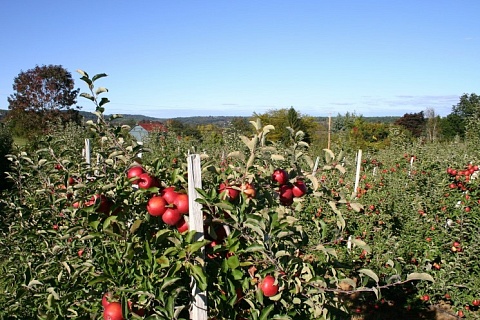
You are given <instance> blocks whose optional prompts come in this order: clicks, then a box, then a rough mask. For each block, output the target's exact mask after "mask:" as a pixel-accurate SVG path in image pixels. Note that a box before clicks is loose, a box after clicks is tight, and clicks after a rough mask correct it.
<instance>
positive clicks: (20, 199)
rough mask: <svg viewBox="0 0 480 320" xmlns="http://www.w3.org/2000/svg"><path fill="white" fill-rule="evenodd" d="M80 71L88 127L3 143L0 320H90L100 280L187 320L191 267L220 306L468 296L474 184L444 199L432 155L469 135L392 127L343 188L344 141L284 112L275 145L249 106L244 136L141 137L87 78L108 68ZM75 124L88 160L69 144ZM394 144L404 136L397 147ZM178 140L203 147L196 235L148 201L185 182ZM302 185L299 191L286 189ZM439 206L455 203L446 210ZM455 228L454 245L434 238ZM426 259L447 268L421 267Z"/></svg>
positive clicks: (231, 312)
mask: <svg viewBox="0 0 480 320" xmlns="http://www.w3.org/2000/svg"><path fill="white" fill-rule="evenodd" d="M79 73H80V74H81V76H82V78H81V79H82V80H83V81H84V82H85V83H86V85H87V87H88V89H89V93H82V96H83V97H84V98H87V99H89V100H91V101H92V102H93V103H94V105H95V107H96V112H95V115H96V117H97V118H96V119H95V120H90V121H87V123H86V124H85V125H86V129H87V131H88V134H86V133H83V134H82V128H81V127H76V126H68V127H66V131H65V132H63V133H57V132H55V133H53V132H52V133H50V134H49V135H46V136H44V137H42V138H40V139H38V141H37V142H36V145H35V146H34V147H33V146H32V147H31V148H30V149H24V150H13V151H11V154H10V155H9V156H8V157H9V159H10V160H11V163H12V167H11V170H10V172H9V177H10V179H11V181H12V183H13V186H14V187H13V188H12V189H11V190H8V191H7V192H5V193H4V195H3V197H2V199H1V203H2V205H3V210H2V211H3V214H2V215H1V216H0V219H1V220H0V224H1V225H2V226H5V227H3V228H2V229H1V230H0V232H1V234H0V246H1V247H2V248H4V250H2V251H0V291H1V292H2V293H3V295H0V305H2V310H0V317H1V318H4V317H5V318H6V317H9V318H19V319H33V318H39V319H65V318H78V319H98V318H101V313H102V302H101V300H102V297H103V295H104V294H105V293H108V294H110V295H111V296H112V300H115V301H119V302H120V303H121V304H122V308H123V313H124V316H125V317H126V318H148V319H187V318H189V310H190V308H191V307H192V298H193V297H192V293H191V292H192V290H191V287H190V286H191V280H192V278H193V279H194V280H195V282H196V283H197V285H198V286H199V289H200V290H207V295H208V313H209V314H208V316H209V317H210V318H216V319H242V318H244V319H322V318H326V319H345V318H348V317H349V314H350V313H351V311H352V304H353V303H355V301H352V300H351V299H353V298H349V297H350V294H352V293H355V294H357V293H358V294H360V293H364V294H363V295H360V297H359V298H357V300H358V301H359V302H360V303H363V302H364V300H363V299H365V303H363V305H365V306H366V307H371V306H372V305H371V304H370V302H375V301H377V299H378V300H380V299H382V297H383V298H387V299H391V300H392V301H393V296H392V295H393V294H400V293H404V292H405V290H407V289H408V290H411V291H409V293H408V299H411V300H412V301H413V299H415V301H417V302H418V301H419V300H418V295H419V294H427V293H428V294H431V296H432V301H439V300H440V298H439V297H440V296H439V294H440V292H441V291H442V290H445V289H448V290H449V292H451V294H452V297H455V300H454V301H453V300H452V303H453V306H454V307H455V308H457V307H458V306H460V305H461V304H465V303H468V299H471V298H472V297H473V294H475V295H476V294H477V291H476V290H478V288H480V285H479V283H477V282H478V280H476V279H475V277H474V275H476V274H477V267H476V265H477V264H476V260H474V259H475V258H476V256H477V255H478V250H477V249H475V248H474V241H475V239H476V238H474V237H472V236H471V235H472V234H477V233H478V230H476V229H475V228H477V227H476V226H477V225H478V221H477V218H475V217H476V215H472V216H470V215H467V214H466V213H465V211H464V210H461V209H463V208H464V206H466V205H470V204H471V207H472V210H480V209H479V208H480V207H478V206H477V205H476V204H475V202H474V201H475V200H476V199H477V196H478V195H477V192H478V191H477V187H476V184H475V182H470V184H471V187H472V188H471V193H472V198H473V196H475V197H474V198H473V199H472V200H471V201H472V202H471V203H470V202H469V203H468V204H467V203H466V202H465V204H462V205H461V207H459V208H456V207H455V204H456V203H457V201H458V200H459V199H462V198H461V197H462V196H464V194H463V193H462V192H461V190H455V193H454V192H453V191H450V193H451V195H452V197H450V198H448V197H447V198H446V199H447V200H445V197H444V194H445V192H446V186H447V181H448V180H449V179H450V178H448V177H445V176H444V175H445V170H444V166H447V164H448V165H449V166H456V167H460V166H461V165H462V163H463V164H464V163H466V162H468V161H473V162H476V160H477V159H478V157H477V156H475V155H470V154H469V153H468V152H467V150H468V149H467V148H465V149H461V148H459V147H458V146H456V147H455V148H451V149H453V151H451V154H447V155H444V157H443V158H441V153H440V152H438V150H434V149H427V147H426V146H423V145H414V144H412V143H411V142H410V143H406V142H407V139H404V138H403V136H400V135H399V136H398V137H397V138H396V139H392V140H393V142H392V145H394V146H393V147H392V148H390V149H387V150H385V151H379V152H378V153H377V154H375V153H374V152H373V151H369V152H366V153H365V154H366V158H365V159H364V162H362V168H361V169H362V170H361V179H360V182H359V187H358V188H357V189H356V190H355V186H354V181H355V180H354V178H355V170H354V168H355V164H356V161H355V153H352V152H343V151H338V152H336V151H335V152H334V151H333V150H327V149H324V150H322V153H321V155H320V156H321V157H319V158H318V161H316V162H314V161H313V158H312V154H311V152H310V150H309V147H310V145H309V144H308V143H307V142H306V141H305V137H306V134H305V132H304V131H303V130H296V129H295V128H294V127H293V126H294V122H291V123H290V124H291V125H292V126H290V127H289V128H285V132H286V136H285V139H286V140H285V141H286V142H287V143H286V144H282V143H278V142H276V141H272V140H271V139H270V137H271V135H272V134H273V133H275V131H277V130H280V131H282V134H283V128H282V129H280V128H277V127H275V126H273V125H272V124H269V123H263V122H262V121H261V119H256V120H255V121H251V122H250V125H251V126H252V128H253V129H252V131H251V132H252V133H251V134H245V135H242V134H239V133H238V132H236V131H235V130H232V131H226V133H225V132H223V141H224V145H223V146H221V147H219V146H218V145H217V143H216V140H215V139H217V138H218V137H213V138H212V139H213V141H214V142H212V141H209V142H208V143H201V141H199V140H195V139H187V138H186V137H185V136H180V137H179V136H178V135H177V134H176V133H175V132H174V131H169V132H168V133H166V134H164V133H162V134H159V135H152V136H150V137H149V139H148V140H147V141H145V144H144V145H139V144H137V143H136V142H135V141H133V140H132V139H131V138H129V136H128V132H129V130H128V129H129V128H128V126H124V125H123V126H122V125H117V124H116V123H115V121H113V120H114V118H115V117H114V116H113V117H111V118H107V117H106V116H105V115H104V112H105V109H106V107H107V105H108V99H107V98H105V97H103V94H104V93H105V92H107V89H106V88H104V87H97V83H98V81H99V80H100V79H103V78H104V77H105V76H106V75H105V74H99V75H95V76H93V77H90V76H89V75H88V74H87V73H86V72H84V71H79ZM362 125H363V124H362ZM362 128H373V129H372V130H371V131H367V129H365V132H368V134H373V133H376V132H377V131H375V126H371V127H370V126H364V127H362ZM379 130H380V131H381V130H384V128H380V129H379ZM207 131H208V130H207ZM85 136H88V137H89V138H90V140H91V146H92V149H91V161H90V162H89V163H88V162H87V161H86V159H84V158H83V157H82V156H81V152H80V148H82V147H83V141H82V140H83V138H84V137H85ZM203 137H205V132H204V135H203ZM207 140H208V139H205V140H204V142H206V141H207ZM404 142H405V143H404ZM400 146H402V148H408V149H405V152H406V154H405V155H401V154H400V152H403V151H402V148H400ZM434 146H436V145H435V144H432V145H431V148H433V147H434ZM440 147H441V148H442V150H446V146H440ZM338 149H339V150H340V149H341V148H338ZM462 152H463V153H462ZM189 153H201V159H202V160H201V170H202V172H201V174H202V181H201V182H202V188H199V189H197V192H198V193H199V194H200V197H199V198H197V199H194V203H195V204H200V205H201V210H202V216H203V223H204V229H203V232H198V233H197V232H195V231H184V232H180V231H179V230H178V229H177V227H176V226H168V225H166V224H165V223H164V222H163V220H162V217H159V216H153V215H150V214H149V213H148V212H147V209H146V206H147V202H148V201H149V199H151V198H152V197H153V196H161V195H162V192H165V190H166V189H167V188H169V187H173V188H175V189H176V190H178V192H181V193H185V192H186V191H187V190H188V184H187V182H188V178H189V172H188V165H187V163H186V159H187V156H188V154H189ZM459 154H463V158H462V157H459ZM411 155H415V156H416V157H415V158H414V159H413V160H412V157H411ZM465 155H468V159H467V158H465ZM412 161H413V162H412ZM139 164H141V165H142V168H143V170H144V171H145V172H146V173H147V174H148V175H149V176H150V177H154V178H155V180H156V183H155V184H154V185H153V186H152V187H150V188H148V189H142V188H140V187H138V186H136V185H138V183H137V184H135V183H134V182H135V181H134V178H132V179H128V177H127V172H128V171H129V169H130V168H131V167H132V166H138V165H139ZM278 168H281V169H282V170H284V171H285V172H286V175H287V176H286V180H287V181H285V182H283V183H282V185H280V184H279V183H278V182H277V181H276V180H273V179H272V175H273V173H274V172H275V171H276V169H278ZM448 182H450V181H448ZM302 183H303V185H305V186H306V188H305V190H303V191H302V190H300V191H302V192H303V193H299V194H297V195H296V196H293V190H296V189H294V188H295V187H298V186H302ZM469 190H470V189H469ZM286 191H290V192H291V193H288V192H286ZM295 192H298V190H296V191H295ZM288 194H290V198H288ZM191 200H193V199H191ZM287 200H290V201H287ZM442 200H443V201H442ZM464 201H466V199H464ZM469 201H470V200H469ZM192 203H193V202H191V203H190V204H192ZM372 205H373V207H372ZM170 206H171V207H175V206H176V204H175V203H173V204H170ZM443 206H447V207H448V208H450V209H451V211H447V213H448V214H447V213H443V211H442V208H443ZM420 209H421V210H423V211H424V212H426V213H427V214H426V215H423V214H419V210H420ZM448 217H450V218H451V219H452V220H454V221H456V220H460V223H458V224H457V225H455V226H454V229H452V230H449V231H447V230H446V229H445V228H444V227H443V224H444V223H445V220H444V219H445V218H448ZM437 218H438V219H437ZM184 219H186V220H187V222H188V220H189V219H190V217H188V216H185V217H184ZM432 225H434V226H435V229H431V226H432ZM454 231H455V232H454ZM469 235H470V236H469ZM202 237H203V239H202ZM425 237H431V238H432V239H433V241H429V242H425V241H424V239H425ZM454 237H455V238H456V239H457V238H458V239H460V241H461V243H462V248H464V250H463V251H462V252H464V253H462V254H461V255H460V254H452V251H451V250H446V249H449V247H448V246H447V244H448V245H450V241H451V240H452V239H453V238H454ZM467 249H469V250H467ZM445 250H446V251H445ZM470 250H471V251H470ZM457 253H458V252H457ZM467 253H468V254H467ZM412 258H415V259H416V261H418V264H415V263H412ZM438 259H440V260H439V261H440V262H441V263H442V268H445V270H446V272H449V273H448V274H438V273H437V272H436V270H433V268H432V267H433V266H434V263H436V262H437V260H438ZM442 259H443V260H442ZM465 265H466V266H470V267H469V268H468V269H467V270H461V269H462V268H463V269H465V268H464V267H463V266H465ZM441 270H442V269H441ZM466 271H468V272H470V273H471V275H470V276H467V275H465V276H467V277H469V278H468V280H469V281H472V283H471V284H468V288H469V289H472V290H470V291H468V292H467V290H463V288H461V287H459V286H461V285H467V284H464V283H462V282H461V276H463V275H464V274H463V273H462V272H466ZM267 275H271V276H273V277H274V278H275V285H278V291H277V292H275V294H274V295H272V296H270V297H268V296H266V295H264V294H263V293H262V289H261V283H262V281H263V279H264V278H265V277H266V276H267ZM439 276H441V277H443V278H439ZM444 278H445V279H449V281H451V283H446V282H445V281H443V280H441V279H444ZM432 280H433V281H432ZM427 283H428V285H427ZM408 299H407V300H408ZM408 301H410V300H408ZM129 303H130V304H131V305H132V307H131V308H129V307H128V305H129ZM409 303H410V302H409Z"/></svg>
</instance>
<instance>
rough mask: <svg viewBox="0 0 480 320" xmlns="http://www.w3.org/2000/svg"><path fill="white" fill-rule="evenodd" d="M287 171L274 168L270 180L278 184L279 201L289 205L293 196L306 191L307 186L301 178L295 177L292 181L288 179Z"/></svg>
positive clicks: (303, 193) (300, 194)
mask: <svg viewBox="0 0 480 320" xmlns="http://www.w3.org/2000/svg"><path fill="white" fill-rule="evenodd" d="M288 178H289V176H288V172H287V171H285V170H284V169H280V168H278V169H275V171H274V172H273V174H272V181H273V182H274V183H276V184H278V186H279V196H280V203H281V204H282V205H284V206H289V205H291V204H292V203H293V199H294V198H299V197H302V196H303V195H305V193H307V186H306V185H305V182H304V181H303V180H302V179H299V178H297V179H296V180H295V182H294V183H291V182H290V180H289V179H288Z"/></svg>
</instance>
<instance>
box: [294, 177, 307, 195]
mask: <svg viewBox="0 0 480 320" xmlns="http://www.w3.org/2000/svg"><path fill="white" fill-rule="evenodd" d="M292 193H293V196H294V197H297V198H299V197H302V196H303V195H305V193H307V186H306V185H305V182H303V180H297V181H295V183H294V184H293V188H292Z"/></svg>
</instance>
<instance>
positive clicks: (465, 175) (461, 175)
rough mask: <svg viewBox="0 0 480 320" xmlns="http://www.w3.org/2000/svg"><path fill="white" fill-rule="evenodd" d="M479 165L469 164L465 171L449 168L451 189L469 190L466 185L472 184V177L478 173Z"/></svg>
mask: <svg viewBox="0 0 480 320" xmlns="http://www.w3.org/2000/svg"><path fill="white" fill-rule="evenodd" d="M478 169H479V168H478V165H473V164H468V165H466V166H465V168H464V169H454V168H450V167H449V168H447V174H448V175H449V176H450V177H451V179H452V182H451V183H450V185H449V187H450V189H459V190H462V191H466V190H468V188H467V186H466V185H465V183H468V182H470V179H471V177H472V175H473V174H474V173H476V172H478Z"/></svg>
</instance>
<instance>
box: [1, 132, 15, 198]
mask: <svg viewBox="0 0 480 320" xmlns="http://www.w3.org/2000/svg"><path fill="white" fill-rule="evenodd" d="M12 149H13V137H12V133H11V132H10V130H9V129H8V128H7V127H6V126H5V125H4V124H3V123H0V168H1V169H0V170H1V172H0V191H2V190H4V189H6V188H8V187H9V183H8V181H7V180H6V179H5V178H6V176H5V172H6V171H9V169H10V161H8V159H7V158H6V156H7V154H10V153H11V152H12Z"/></svg>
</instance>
